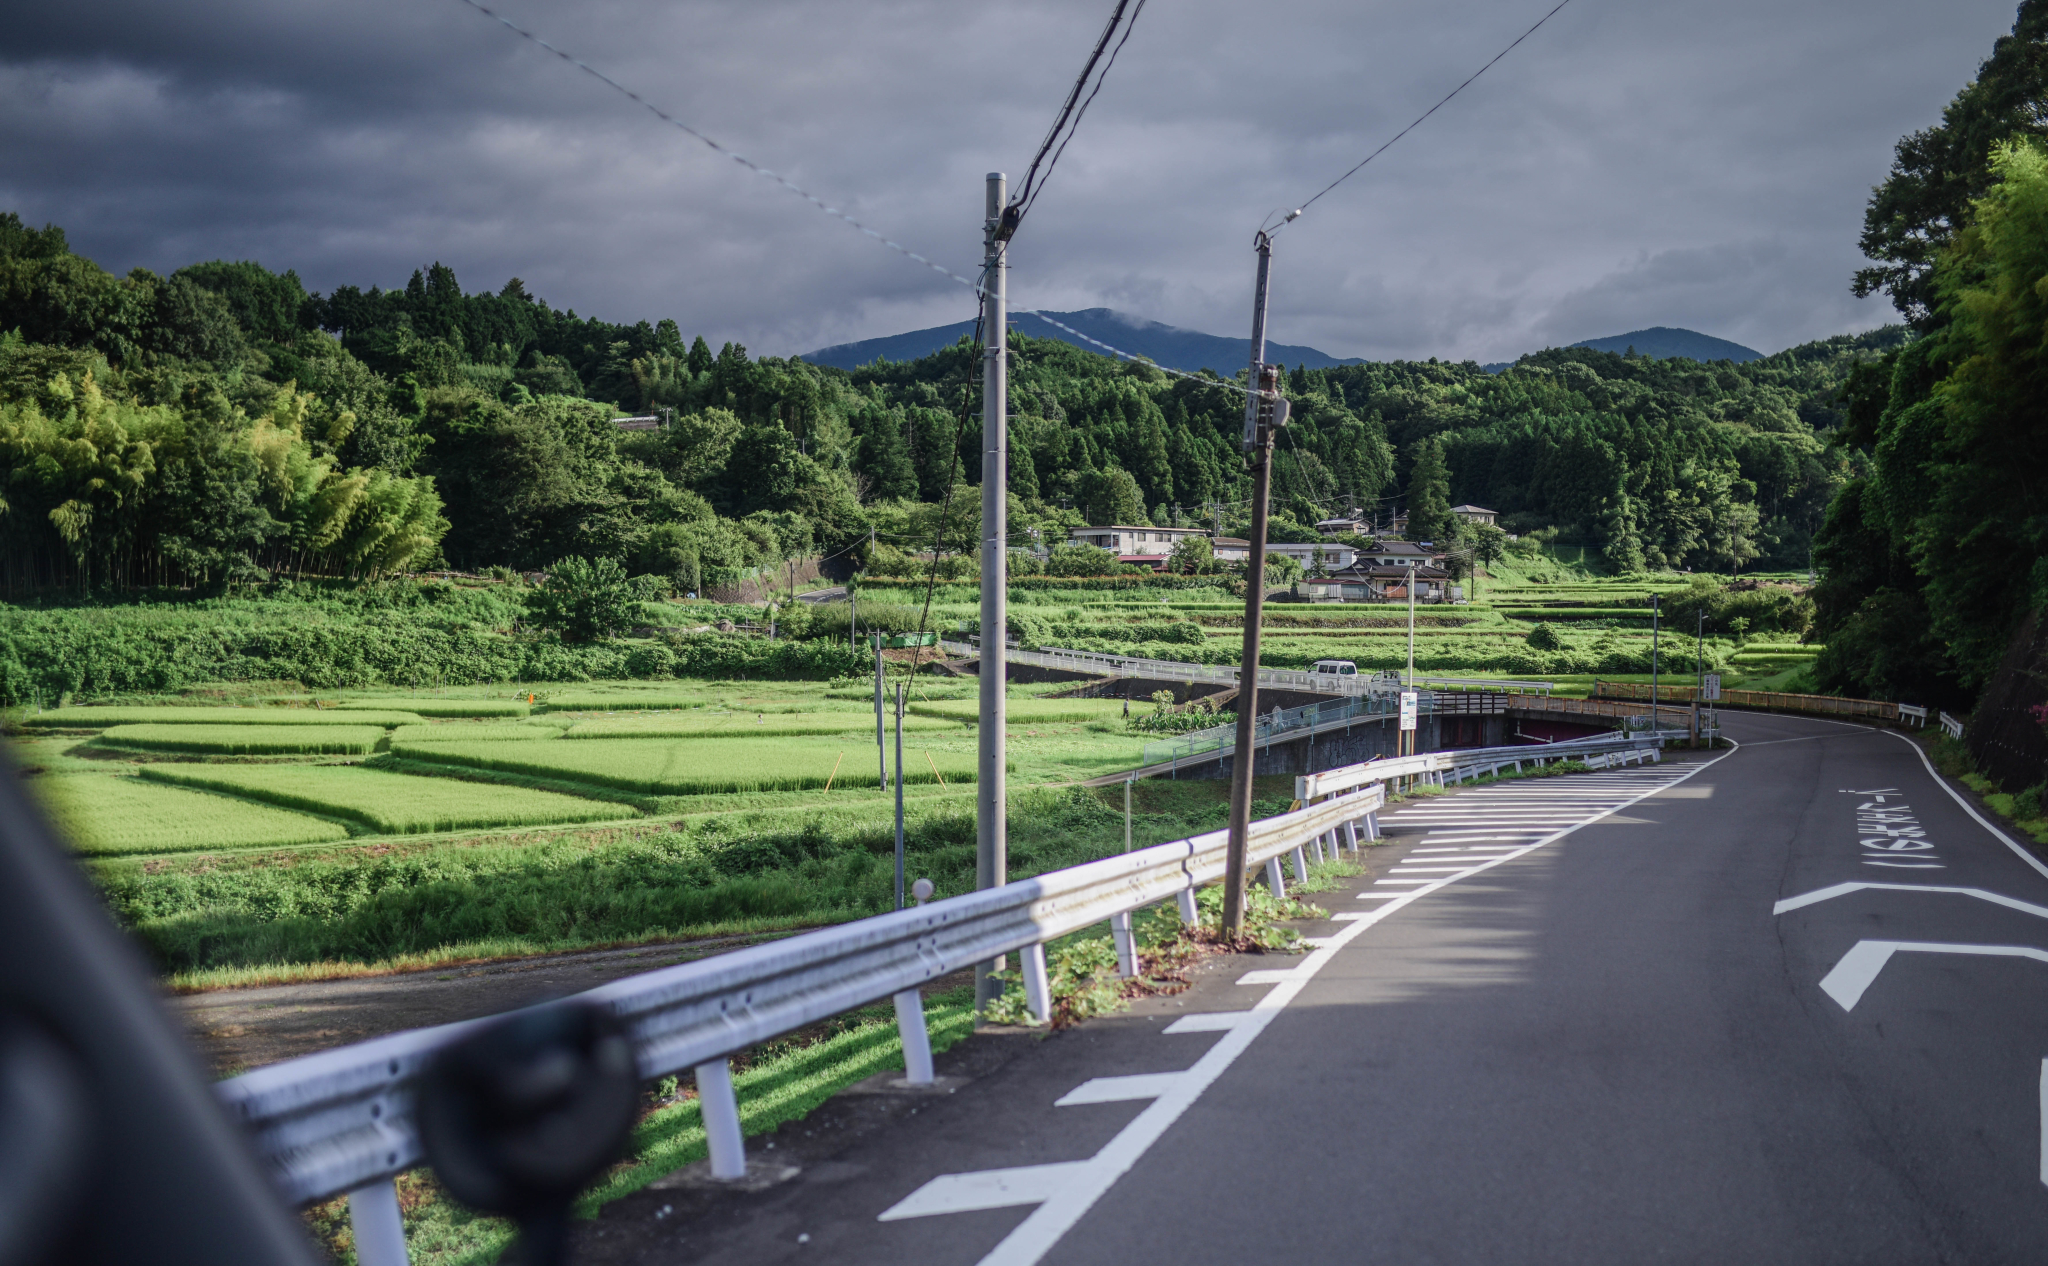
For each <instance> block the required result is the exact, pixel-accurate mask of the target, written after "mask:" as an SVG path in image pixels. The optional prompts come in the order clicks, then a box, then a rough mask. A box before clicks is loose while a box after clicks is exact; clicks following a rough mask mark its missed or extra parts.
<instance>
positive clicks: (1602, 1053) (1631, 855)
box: [581, 714, 2048, 1266]
mask: <svg viewBox="0 0 2048 1266" xmlns="http://www.w3.org/2000/svg"><path fill="white" fill-rule="evenodd" d="M1726 728H1727V732H1728V733H1729V734H1730V735H1731V736H1733V737H1735V738H1736V739H1737V740H1738V741H1739V742H1740V743H1741V744H1742V746H1741V748H1740V749H1739V750H1737V751H1735V752H1733V753H1729V754H1726V755H1721V756H1719V757H1718V759H1700V760H1696V761H1693V762H1691V763H1689V764H1688V763H1686V762H1684V761H1683V760H1682V759H1681V760H1674V761H1671V762H1667V763H1666V764H1665V765H1663V766H1658V767H1651V768H1650V769H1649V770H1647V771H1640V770H1631V771H1621V772H1617V773H1614V774H1608V775H1597V774H1596V775H1585V776H1582V777H1577V778H1559V779H1548V780H1540V781H1530V782H1524V783H1518V784H1501V785H1498V786H1496V787H1495V788H1490V789H1482V790H1477V791H1473V792H1467V793H1463V794H1459V795H1454V796H1451V797H1446V798H1444V799H1442V800H1438V801H1432V802H1423V803H1421V804H1418V805H1416V806H1414V807H1412V808H1408V809H1404V810H1403V811H1402V812H1401V813H1398V814H1390V815H1389V818H1388V824H1389V826H1390V828H1391V833H1392V834H1393V835H1394V837H1395V840H1396V842H1395V844H1394V845H1393V846H1392V847H1389V848H1383V849H1378V850H1373V851H1372V855H1371V861H1372V865H1373V868H1374V874H1373V875H1372V876H1370V877H1368V878H1367V879H1365V880H1362V881H1353V882H1351V883H1349V884H1347V885H1346V887H1345V888H1344V889H1343V890H1341V891H1340V892H1337V893H1332V894H1327V895H1325V896H1323V897H1319V898H1318V900H1320V901H1323V902H1324V903H1325V904H1327V905H1328V906H1329V907H1330V908H1331V909H1332V911H1333V912H1335V913H1336V917H1335V918H1334V919H1333V920H1332V921H1330V922H1329V923H1327V924H1324V925H1322V926H1320V927H1318V928H1315V929H1311V930H1312V931H1316V932H1319V933H1321V934H1322V935H1324V936H1326V937H1330V938H1334V939H1333V940H1332V942H1331V943H1330V944H1327V945H1326V946H1325V947H1324V948H1322V949H1319V950H1318V951H1317V952H1316V953H1315V954H1313V955H1310V956H1309V957H1308V958H1307V959H1306V961H1304V960H1302V959H1282V960H1272V959H1268V960H1265V961H1263V962H1261V961H1258V960H1244V959H1239V960H1234V961H1233V960H1223V963H1222V964H1221V965H1220V967H1219V968H1218V969H1217V970H1212V971H1208V972H1204V973H1202V974H1201V975H1200V976H1199V977H1198V979H1197V981H1196V984H1195V985H1194V987H1193V988H1192V989H1190V990H1189V991H1188V992H1187V993H1186V994H1183V995H1181V996H1179V997H1177V998H1172V999H1149V1000H1145V1001H1143V1002H1141V1003H1139V1004H1138V1005H1137V1007H1135V1008H1134V1009H1133V1011H1132V1012H1131V1013H1130V1014H1129V1015H1125V1016H1119V1017H1114V1018H1112V1019H1110V1020H1105V1021H1097V1022H1094V1023H1091V1024H1088V1025H1085V1026H1082V1027H1081V1028H1080V1029H1077V1030H1073V1031H1070V1032H1068V1033H1064V1034H1061V1035H1059V1036H1057V1037H1054V1038H1052V1039H1050V1040H1044V1041H1033V1040H1026V1041H1025V1043H1024V1045H1025V1047H1026V1049H1023V1050H1021V1051H1020V1052H1017V1053H1014V1054H1013V1056H1011V1057H1008V1058H1007V1062H997V1063H996V1064H995V1065H994V1066H992V1067H987V1068H979V1067H973V1068H970V1067H968V1066H967V1065H965V1064H962V1065H960V1067H961V1068H962V1070H963V1071H969V1072H978V1073H979V1075H978V1076H976V1077H975V1079H974V1080H972V1081H970V1082H968V1083H967V1084H966V1085H964V1086H963V1087H961V1088H960V1089H959V1090H958V1091H957V1093H953V1094H951V1095H945V1096H939V1097H934V1098H927V1099H924V1100H921V1101H920V1102H921V1105H922V1110H921V1111H919V1112H917V1113H916V1114H911V1113H910V1112H909V1111H908V1109H902V1110H899V1111H898V1112H897V1113H896V1115H895V1117H894V1118H893V1119H892V1120H891V1121H890V1122H889V1123H888V1124H887V1125H886V1128H883V1127H881V1126H877V1127H875V1128H870V1129H865V1130H852V1129H849V1130H845V1131H843V1132H842V1133H841V1134H840V1135H836V1136H834V1137H833V1138H832V1139H831V1140H830V1141H829V1143H828V1142H827V1141H824V1140H823V1139H821V1138H816V1137H813V1136H812V1134H811V1133H810V1130H811V1129H815V1131H816V1133H817V1134H818V1135H823V1134H825V1133H827V1132H828V1127H831V1126H832V1122H833V1120H834V1118H833V1117H832V1115H831V1114H832V1111H833V1109H832V1108H831V1107H830V1106H828V1108H827V1109H826V1110H825V1111H824V1114H823V1115H822V1116H821V1117H820V1118H819V1119H818V1120H817V1122H816V1123H815V1125H814V1126H797V1125H792V1126H785V1127H783V1129H782V1130H781V1131H779V1132H778V1133H777V1135H776V1136H775V1138H776V1139H777V1140H778V1141H779V1143H780V1146H781V1151H780V1153H779V1155H781V1156H784V1157H788V1158H790V1159H791V1160H793V1161H795V1162H797V1164H798V1165H799V1167H800V1170H801V1172H800V1173H799V1174H798V1175H797V1176H796V1177H795V1178H794V1179H792V1180H790V1181H787V1182H784V1183H782V1184H780V1185H778V1186H774V1187H770V1188H768V1189H766V1190H763V1191H759V1192H754V1193H735V1192H727V1191H720V1192H716V1193H713V1194H703V1193H696V1194H691V1193H689V1192H685V1191H682V1190H670V1191H651V1192H647V1193H642V1194H641V1195H638V1196H635V1197H632V1198H630V1199H628V1200H626V1201H621V1202H619V1203H618V1204H616V1205H614V1206H612V1207H611V1208H610V1209H609V1210H608V1211H607V1212H606V1214H605V1216H604V1217H603V1218H602V1219H601V1220H600V1222H599V1224H598V1225H597V1227H596V1228H594V1229H593V1231H591V1232H590V1233H587V1234H586V1235H585V1236H584V1237H583V1248H582V1250H581V1252H582V1253H583V1256H584V1258H585V1259H586V1260H590V1261H621V1262H625V1261H634V1262H640V1261H646V1262H653V1261H673V1260H692V1261H703V1262H759V1261H782V1260H792V1261H794V1260H799V1259H803V1258H806V1257H816V1258H817V1259H819V1260H825V1259H827V1258H829V1259H830V1260H832V1261H834V1262H835V1263H840V1262H873V1263H901V1262H906V1261H915V1262H918V1263H935V1264H936V1263H960V1264H961V1266H972V1264H973V1263H976V1262H988V1263H1004V1264H1006V1266H1022V1264H1024V1263H1029V1262H1035V1261H1040V1260H1044V1261H1054V1262H1060V1263H1101V1264H1102V1266H1129V1264H1130V1263H1134V1262H1153V1261H1172V1262H1176V1263H1179V1262H1197V1263H1216V1264H1218V1266H1223V1264H1225V1263H1230V1264H1232V1266H1236V1264H1238V1263H1245V1262H1266V1261H1275V1262H1278V1261H1285V1262H1289V1263H1296V1262H1318V1263H1320V1262H1328V1263H1347V1264H1348V1263H1357V1262H1389V1263H1475V1262H1544V1263H1549V1262H1556V1263H1579V1264H1583V1263H1610V1262H1611V1263H1642V1262H1651V1261H1669V1262H1701V1263H1735V1262H1741V1263H1745V1264H1750V1263H1779V1262H1782V1263H1844V1264H1849V1263H1856V1264H1859V1266H1864V1264H1869V1263H1921V1262H1954V1263H2003V1262H2013V1263H2020V1262H2028V1263H2036V1262H2040V1261H2042V1260H2044V1259H2048V1186H2044V1182H2048V1156H2044V1151H2043V1148H2044V1133H2048V1116H2044V1112H2048V1007H2044V1006H2043V1003H2044V1002H2048V867H2044V866H2043V865H2042V864H2041V863H2040V862H2039V861H2038V860H2035V859H2034V858H2032V857H2031V856H2030V855H2029V854H2028V853H2027V852H2026V851H2025V850H2023V849H2022V848H2021V846H2020V845H2018V844H2015V843H2012V842H2010V841H2007V840H2004V839H2002V838H2001V837H2000V836H1999V835H1997V834H1996V833H1995V832H1994V831H1993V830H1992V829H1991V828H1990V826H1988V825H1987V824H1985V823H1983V822H1981V821H1979V820H1976V819H1974V818H1973V816H1972V815H1971V813H1970V812H1969V811H1968V810H1967V809H1966V808H1965V807H1964V806H1963V804H1962V803H1961V802H1960V801H1959V800H1958V799H1956V798H1955V797H1954V796H1953V795H1952V794H1951V792H1950V791H1949V790H1948V789H1947V787H1946V786H1945V784H1943V783H1942V782H1941V781H1940V780H1939V779H1938V778H1936V777H1935V776H1934V774H1933V772H1932V771H1931V770H1930V769H1929V768H1928V767H1927V766H1926V765H1925V763H1924V762H1923V760H1922V758H1921V756H1920V754H1919V751H1918V749H1917V748H1916V747H1915V746H1914V745H1913V744H1911V743H1909V742H1907V741H1905V740H1903V739H1902V738H1900V737H1898V736H1896V735H1892V734H1886V733H1880V732H1876V731H1872V730H1869V729H1865V728H1863V727H1860V726H1853V725H1846V724H1839V723H1832V722H1825V721H1819V720H1806V719H1794V718H1786V717H1773V716H1751V715H1739V714H1738V715H1729V716H1727V717H1726ZM1347 915H1348V916H1349V917H1348V918H1347V917H1346V916H1347ZM1251 968H1258V969H1262V970H1260V971H1259V972H1258V974H1256V975H1252V974H1250V973H1249V971H1248V969H1251ZM1174 1019H1177V1021H1178V1022H1177V1023H1176V1024H1174V1025H1172V1026H1171V1027H1169V1025H1168V1023H1167V1022H1168V1021H1169V1020H1174ZM991 1040H992V1039H983V1038H977V1039H976V1040H975V1041H974V1042H970V1043H968V1044H967V1047H964V1048H961V1050H962V1051H963V1052H965V1054H962V1055H960V1056H959V1057H958V1058H959V1059H961V1060H967V1061H969V1062H970V1063H971V1060H972V1058H973V1057H974V1051H973V1048H975V1047H977V1046H978V1045H980V1044H983V1043H986V1042H989V1041H991ZM990 1049H993V1047H991V1048H990ZM982 1058H983V1062H984V1064H987V1063H989V1060H988V1059H987V1057H986V1053H985V1052H984V1054H983V1057H982ZM943 1064H944V1061H942V1071H944V1067H943ZM755 1154H756V1155H757V1156H767V1157H773V1156H776V1155H778V1153H777V1152H773V1151H762V1150H760V1147H759V1145H757V1146H756V1151H755ZM678 1202H680V1203H678ZM664 1209H667V1210H668V1211H667V1212H662V1210H664ZM800 1237H801V1238H800Z"/></svg>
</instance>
